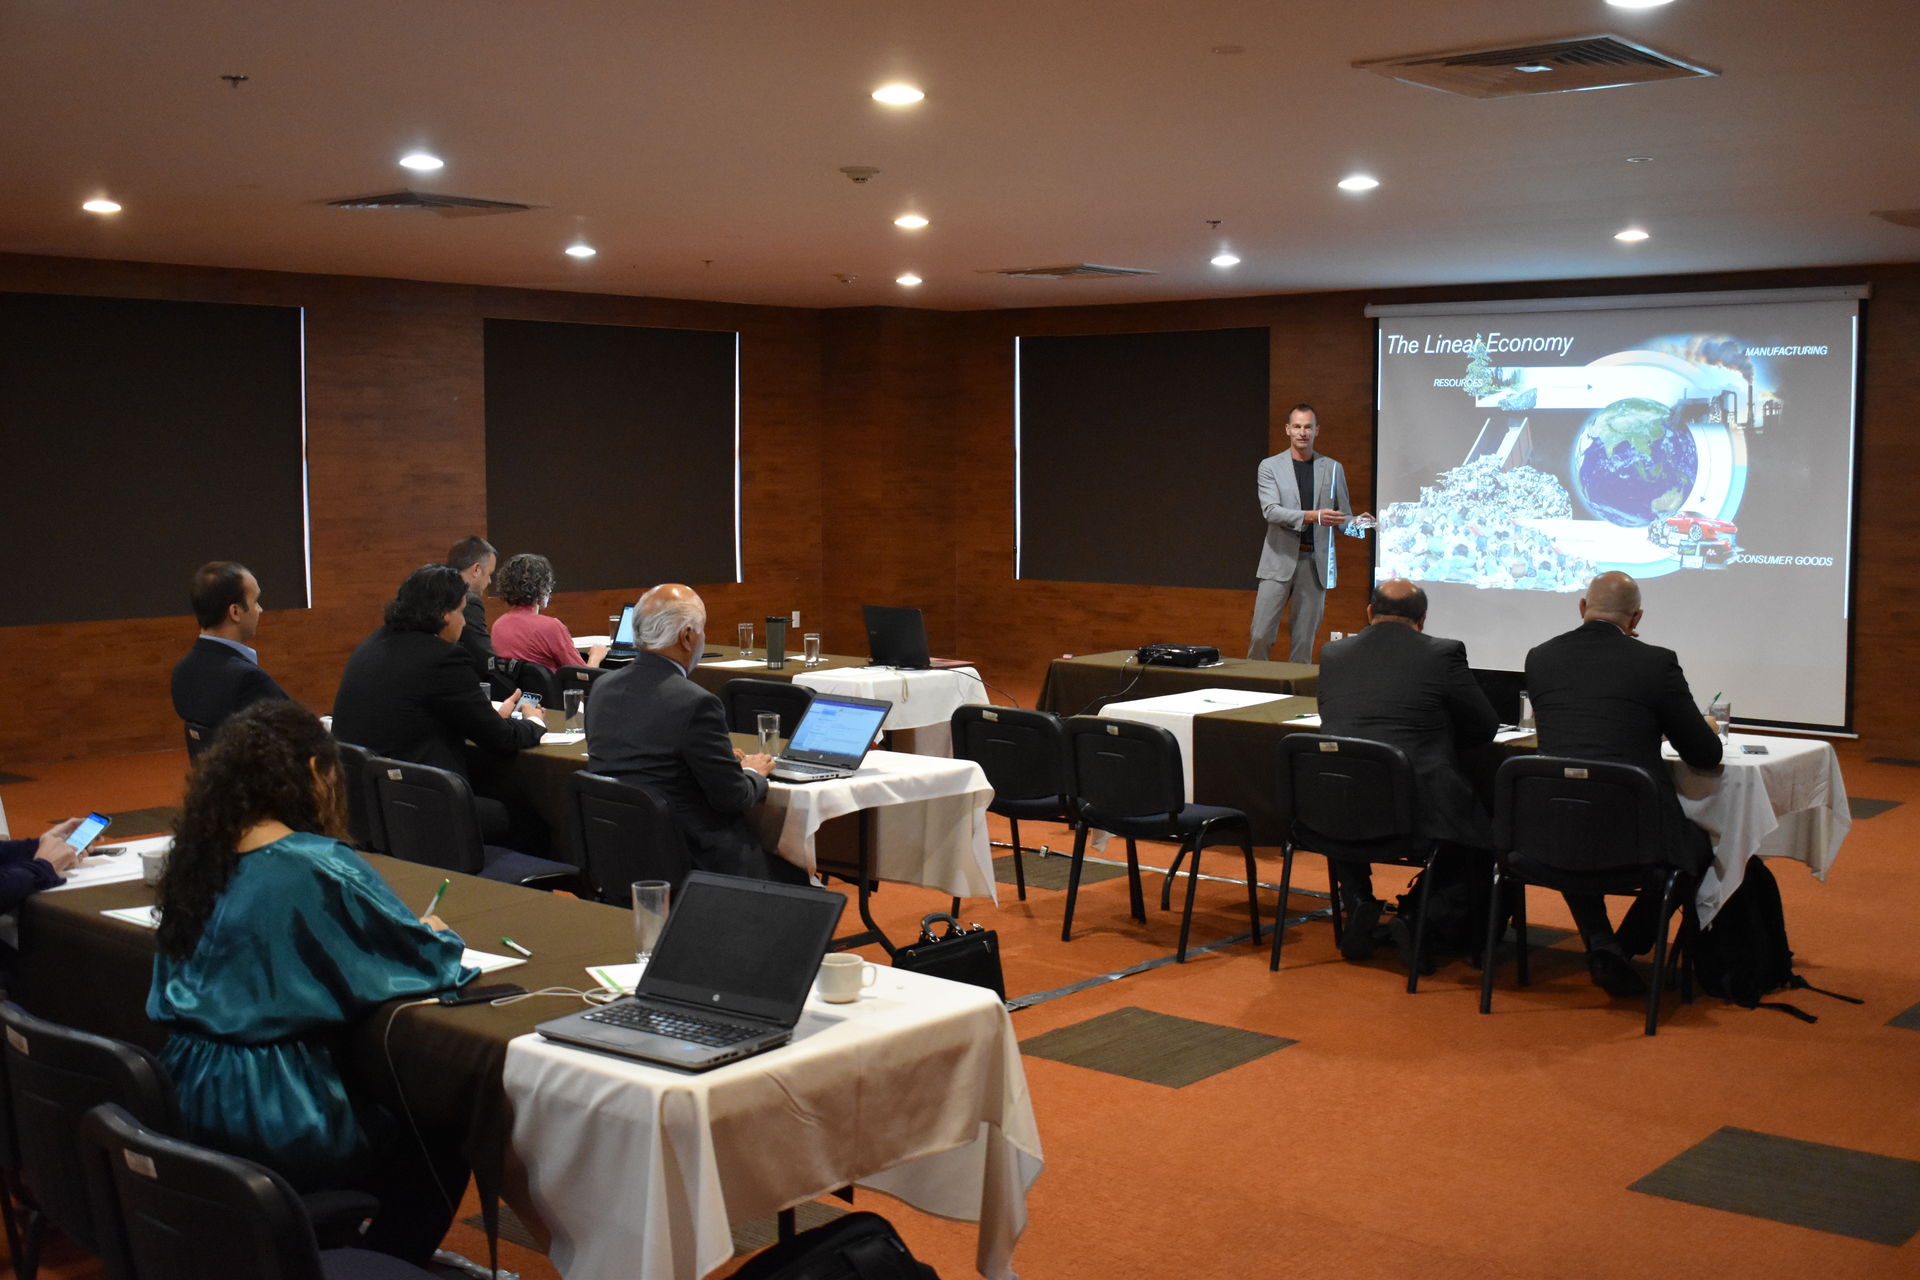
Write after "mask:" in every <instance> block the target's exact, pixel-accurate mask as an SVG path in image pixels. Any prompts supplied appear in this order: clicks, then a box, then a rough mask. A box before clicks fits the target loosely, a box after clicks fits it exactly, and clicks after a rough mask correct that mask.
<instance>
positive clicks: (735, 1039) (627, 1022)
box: [586, 1004, 766, 1048]
mask: <svg viewBox="0 0 1920 1280" xmlns="http://www.w3.org/2000/svg"><path fill="white" fill-rule="evenodd" d="M586 1020H587V1021H588V1022H604V1023H606V1024H607V1025H608V1026H613V1027H623V1028H625V1029H627V1030H629V1031H648V1032H652V1033H653V1034H654V1035H658V1036H668V1037H671V1038H674V1039H679V1040H691V1041H693V1042H694V1043H695V1044H704V1045H710V1046H713V1047H716V1048H718V1047H720V1046H724V1045H730V1044H738V1043H740V1041H742V1040H746V1039H749V1038H751V1037H753V1036H757V1035H761V1034H764V1032H765V1031H766V1028H764V1027H742V1026H739V1025H737V1024H735V1023H731V1022H711V1021H709V1020H707V1019H705V1018H694V1017H689V1016H688V1015H686V1014H683V1013H662V1012H660V1011H659V1010H658V1009H643V1008H641V1007H640V1006H639V1005H637V1004H610V1005H606V1006H605V1007H603V1008H599V1009H595V1010H594V1011H593V1012H592V1013H589V1014H587V1015H586Z"/></svg>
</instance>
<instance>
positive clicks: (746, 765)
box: [740, 752, 773, 778]
mask: <svg viewBox="0 0 1920 1280" xmlns="http://www.w3.org/2000/svg"><path fill="white" fill-rule="evenodd" d="M740 767H741V768H742V769H751V770H753V771H754V772H755V773H757V774H759V775H760V776H761V777H763V778H764V777H766V776H767V775H768V774H770V773H772V772H773V757H772V756H770V755H767V754H766V753H765V752H762V753H760V754H758V755H751V756H741V757H740Z"/></svg>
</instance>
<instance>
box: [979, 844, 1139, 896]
mask: <svg viewBox="0 0 1920 1280" xmlns="http://www.w3.org/2000/svg"><path fill="white" fill-rule="evenodd" d="M1022 861H1024V862H1025V863H1026V868H1027V888H1029V889H1065V888H1066V887H1067V873H1068V872H1069V871H1071V870H1073V859H1072V858H1071V857H1065V858H1056V857H1046V858H1043V857H1041V856H1040V855H1039V854H1038V853H1036V852H1035V851H1034V850H1032V849H1028V850H1027V852H1026V854H1025V855H1024V856H1023V858H1022ZM1126 874H1127V869H1126V868H1125V867H1110V866H1107V865H1106V864H1105V863H1102V862H1086V863H1083V864H1082V865H1081V868H1080V887H1081V888H1082V889H1084V888H1086V887H1087V886H1088V885H1090V884H1099V883H1100V882H1101V881H1102V880H1115V879H1119V878H1120V877H1122V876H1124V875H1126ZM993 878H994V879H995V880H998V881H999V882H1000V883H1001V884H1012V883H1013V855H1012V854H1011V853H1008V854H1003V855H1001V856H1000V857H997V858H995V859H994V860H993Z"/></svg>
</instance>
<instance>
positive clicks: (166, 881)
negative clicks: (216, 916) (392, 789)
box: [156, 699, 347, 960]
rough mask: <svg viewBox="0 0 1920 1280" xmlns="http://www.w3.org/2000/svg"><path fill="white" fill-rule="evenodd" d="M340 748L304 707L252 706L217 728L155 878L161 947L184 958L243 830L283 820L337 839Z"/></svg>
mask: <svg viewBox="0 0 1920 1280" xmlns="http://www.w3.org/2000/svg"><path fill="white" fill-rule="evenodd" d="M346 816H347V815H346V789H345V786H344V785H343V783H342V781H341V774H340V750H339V748H338V747H337V746H335V745H334V741H333V735H332V734H330V733H328V732H327V730H326V728H325V727H324V726H323V725H322V724H321V723H320V721H319V719H318V718H317V717H315V716H314V714H313V713H312V712H311V711H308V710H307V709H306V708H305V707H303V706H301V705H299V704H298V703H295V702H286V701H282V700H280V699H273V700H269V701H266V702H256V703H254V704H253V705H252V706H250V707H248V708H246V709H245V710H244V711H241V712H239V713H237V714H236V715H234V716H232V717H231V718H229V719H227V720H226V721H224V722H222V724H221V725H220V730H219V732H218V733H216V734H215V735H214V739H213V743H212V745H211V746H209V747H208V748H207V749H206V750H205V751H203V752H202V753H201V754H200V758H199V759H198V760H196V761H195V762H194V766H193V772H192V774H191V775H189V777H188V778H187V797H186V800H185V802H184V803H183V804H182V806H181V810H180V816H179V817H178V818H177V819H175V820H174V824H173V850H172V852H171V853H169V854H168V855H167V869H166V872H165V874H164V875H162V876H161V878H160V886H159V889H158V891H157V893H156V903H157V905H158V907H159V909H160V936H159V946H160V950H161V951H162V952H164V953H165V954H166V955H168V956H171V957H172V958H173V959H175V960H186V959H188V958H189V957H190V956H192V955H193V949H194V948H195V947H196V946H198V945H199V943H200V935H201V933H202V932H203V931H205V929H206V927H207V921H208V920H210V919H211V918H212V917H213V909H214V906H215V905H216V904H217V903H218V902H219V900H220V895H221V894H222V893H224V892H225V891H226V888H227V881H229V880H231V879H232V878H233V873H234V869H235V868H237V867H238V866H239V865H240V859H241V858H242V857H244V856H245V855H244V854H241V853H240V852H239V851H238V848H237V846H238V845H239V843H240V837H241V836H242V835H243V834H244V833H245V832H246V830H247V829H248V828H249V827H252V826H254V825H256V824H257V823H261V822H267V821H279V822H284V823H285V824H286V825H287V826H289V827H292V828H293V829H294V830H295V831H310V832H313V833H314V834H316V835H323V836H328V837H330V838H332V839H335V840H345V839H346V825H347V821H346Z"/></svg>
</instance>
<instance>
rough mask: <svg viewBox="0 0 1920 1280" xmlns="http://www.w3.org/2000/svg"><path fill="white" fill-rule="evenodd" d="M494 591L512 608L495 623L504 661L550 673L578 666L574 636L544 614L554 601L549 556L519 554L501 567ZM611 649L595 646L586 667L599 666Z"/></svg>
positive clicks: (498, 651)
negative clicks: (515, 660)
mask: <svg viewBox="0 0 1920 1280" xmlns="http://www.w3.org/2000/svg"><path fill="white" fill-rule="evenodd" d="M494 591H495V592H497V593H498V594H499V596H500V598H501V599H502V600H505V601H506V602H507V603H508V604H509V605H511V606H512V608H510V609H508V610H507V611H506V612H505V613H504V614H502V615H500V619H499V621H497V622H495V623H494V624H493V651H494V652H495V653H496V654H498V655H500V656H501V657H503V658H521V659H524V660H525V661H527V662H537V663H539V664H540V665H541V666H543V667H545V668H546V669H547V670H549V671H558V670H559V669H560V668H561V667H571V666H576V665H578V664H579V662H580V651H579V650H578V649H576V648H574V647H573V633H572V632H571V631H568V630H567V624H566V623H564V622H562V621H560V619H558V618H549V617H546V616H544V615H543V614H541V612H540V610H542V609H544V608H545V607H546V605H547V601H548V600H550V599H552V598H553V564H552V562H551V561H549V560H548V559H547V558H546V557H545V556H535V555H517V556H515V557H514V558H513V559H511V560H509V561H507V562H506V563H505V564H504V565H501V566H500V576H499V577H498V578H497V579H495V581H494ZM606 656H607V646H605V645H603V644H599V645H595V646H594V647H593V651H592V652H591V653H589V654H588V655H587V661H586V665H587V666H589V667H597V666H599V665H600V660H601V659H602V658H604V657H606Z"/></svg>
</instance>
